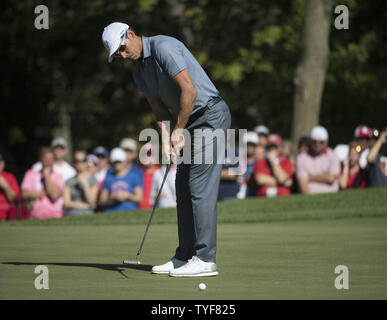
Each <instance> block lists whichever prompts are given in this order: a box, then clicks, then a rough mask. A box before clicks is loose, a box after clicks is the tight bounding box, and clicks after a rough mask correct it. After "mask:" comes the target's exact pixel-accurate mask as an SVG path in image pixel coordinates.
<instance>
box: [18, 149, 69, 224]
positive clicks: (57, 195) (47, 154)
mask: <svg viewBox="0 0 387 320" xmlns="http://www.w3.org/2000/svg"><path fill="white" fill-rule="evenodd" d="M40 161H41V163H42V170H40V171H36V170H28V171H27V173H26V174H25V176H24V179H23V182H22V185H21V189H22V196H23V198H24V199H27V200H30V201H32V208H31V218H33V219H46V218H61V217H62V203H63V200H62V198H61V197H62V192H63V189H64V186H65V183H64V180H63V178H62V175H61V174H59V173H57V172H55V171H53V169H52V168H53V166H54V153H53V151H52V150H51V149H50V148H42V149H41V151H40Z"/></svg>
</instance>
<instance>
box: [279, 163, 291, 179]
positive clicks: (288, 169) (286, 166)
mask: <svg viewBox="0 0 387 320" xmlns="http://www.w3.org/2000/svg"><path fill="white" fill-rule="evenodd" d="M281 168H282V169H283V170H284V171H285V172H286V173H287V174H288V175H289V176H290V177H291V176H292V175H293V164H292V163H291V162H290V161H289V160H288V159H285V160H283V161H282V163H281Z"/></svg>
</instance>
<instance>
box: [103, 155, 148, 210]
mask: <svg viewBox="0 0 387 320" xmlns="http://www.w3.org/2000/svg"><path fill="white" fill-rule="evenodd" d="M110 162H111V164H112V167H113V172H112V174H107V175H106V179H105V181H104V184H103V187H102V192H101V195H100V202H102V205H103V204H105V205H106V211H127V210H135V209H138V205H139V203H141V201H142V195H143V181H142V176H140V175H139V174H138V173H137V172H135V171H134V170H133V167H128V165H127V163H126V153H125V151H124V150H123V149H122V148H114V149H113V150H112V151H111V152H110Z"/></svg>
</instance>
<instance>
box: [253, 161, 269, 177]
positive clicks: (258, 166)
mask: <svg viewBox="0 0 387 320" xmlns="http://www.w3.org/2000/svg"><path fill="white" fill-rule="evenodd" d="M265 161H266V159H259V160H257V162H256V163H255V166H254V175H256V174H258V173H263V174H267V172H266V170H265Z"/></svg>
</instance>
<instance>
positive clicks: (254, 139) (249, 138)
mask: <svg viewBox="0 0 387 320" xmlns="http://www.w3.org/2000/svg"><path fill="white" fill-rule="evenodd" d="M242 141H243V144H248V143H253V144H258V142H259V137H258V134H257V133H256V132H255V131H247V132H246V134H245V135H244V136H243V138H242Z"/></svg>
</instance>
